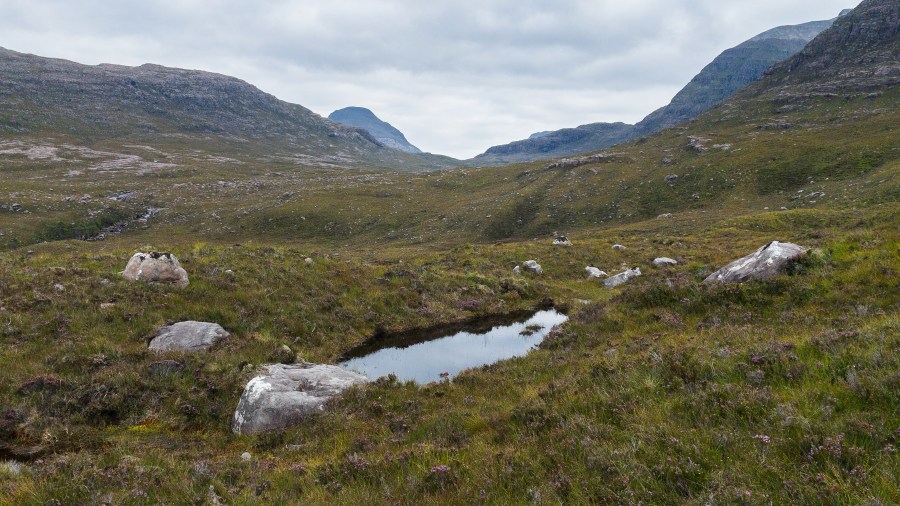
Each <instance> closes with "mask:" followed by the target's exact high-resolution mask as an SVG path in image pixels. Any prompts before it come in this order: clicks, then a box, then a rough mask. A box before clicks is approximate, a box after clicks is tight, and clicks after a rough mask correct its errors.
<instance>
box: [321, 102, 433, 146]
mask: <svg viewBox="0 0 900 506" xmlns="http://www.w3.org/2000/svg"><path fill="white" fill-rule="evenodd" d="M328 119H330V120H332V121H336V122H338V123H342V124H344V125H347V126H351V127H356V128H362V129H363V130H365V131H367V132H369V133H370V134H371V135H372V137H374V138H375V140H377V141H378V142H380V143H381V144H383V145H385V146H387V147H389V148H393V149H399V150H400V151H405V152H407V153H421V152H422V151H421V150H420V149H419V148H417V147H415V146H413V145H412V144H410V143H409V141H407V140H406V136H404V135H403V132H401V131H400V130H397V129H396V128H394V127H393V126H391V124H390V123H387V122H384V121H381V119H379V118H378V116H375V113H373V112H372V111H370V110H368V109H366V108H364V107H345V108H343V109H339V110H337V111H334V112H333V113H331V114H329V115H328Z"/></svg>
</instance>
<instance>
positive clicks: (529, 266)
mask: <svg viewBox="0 0 900 506" xmlns="http://www.w3.org/2000/svg"><path fill="white" fill-rule="evenodd" d="M522 267H524V268H525V270H526V271H528V272H533V273H535V274H543V273H544V269H542V268H541V264H539V263H537V262H536V261H534V260H527V261H525V262H522Z"/></svg>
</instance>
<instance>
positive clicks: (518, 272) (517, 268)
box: [513, 265, 522, 276]
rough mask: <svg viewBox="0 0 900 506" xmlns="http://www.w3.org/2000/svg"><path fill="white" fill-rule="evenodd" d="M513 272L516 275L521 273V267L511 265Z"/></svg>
mask: <svg viewBox="0 0 900 506" xmlns="http://www.w3.org/2000/svg"><path fill="white" fill-rule="evenodd" d="M513 274H515V275H516V276H518V275H519V274H522V268H521V267H519V266H518V265H517V266H515V267H513Z"/></svg>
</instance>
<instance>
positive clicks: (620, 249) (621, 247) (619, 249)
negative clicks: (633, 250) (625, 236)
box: [612, 244, 628, 251]
mask: <svg viewBox="0 0 900 506" xmlns="http://www.w3.org/2000/svg"><path fill="white" fill-rule="evenodd" d="M612 249H614V250H616V251H625V250H626V249H628V248H626V247H625V246H622V245H621V244H613V246H612Z"/></svg>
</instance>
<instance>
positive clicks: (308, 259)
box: [303, 257, 313, 265]
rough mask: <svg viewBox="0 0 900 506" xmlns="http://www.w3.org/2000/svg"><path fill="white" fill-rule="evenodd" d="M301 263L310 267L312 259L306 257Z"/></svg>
mask: <svg viewBox="0 0 900 506" xmlns="http://www.w3.org/2000/svg"><path fill="white" fill-rule="evenodd" d="M303 261H304V262H306V265H312V264H313V259H312V258H309V257H306V259H305V260H303Z"/></svg>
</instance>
